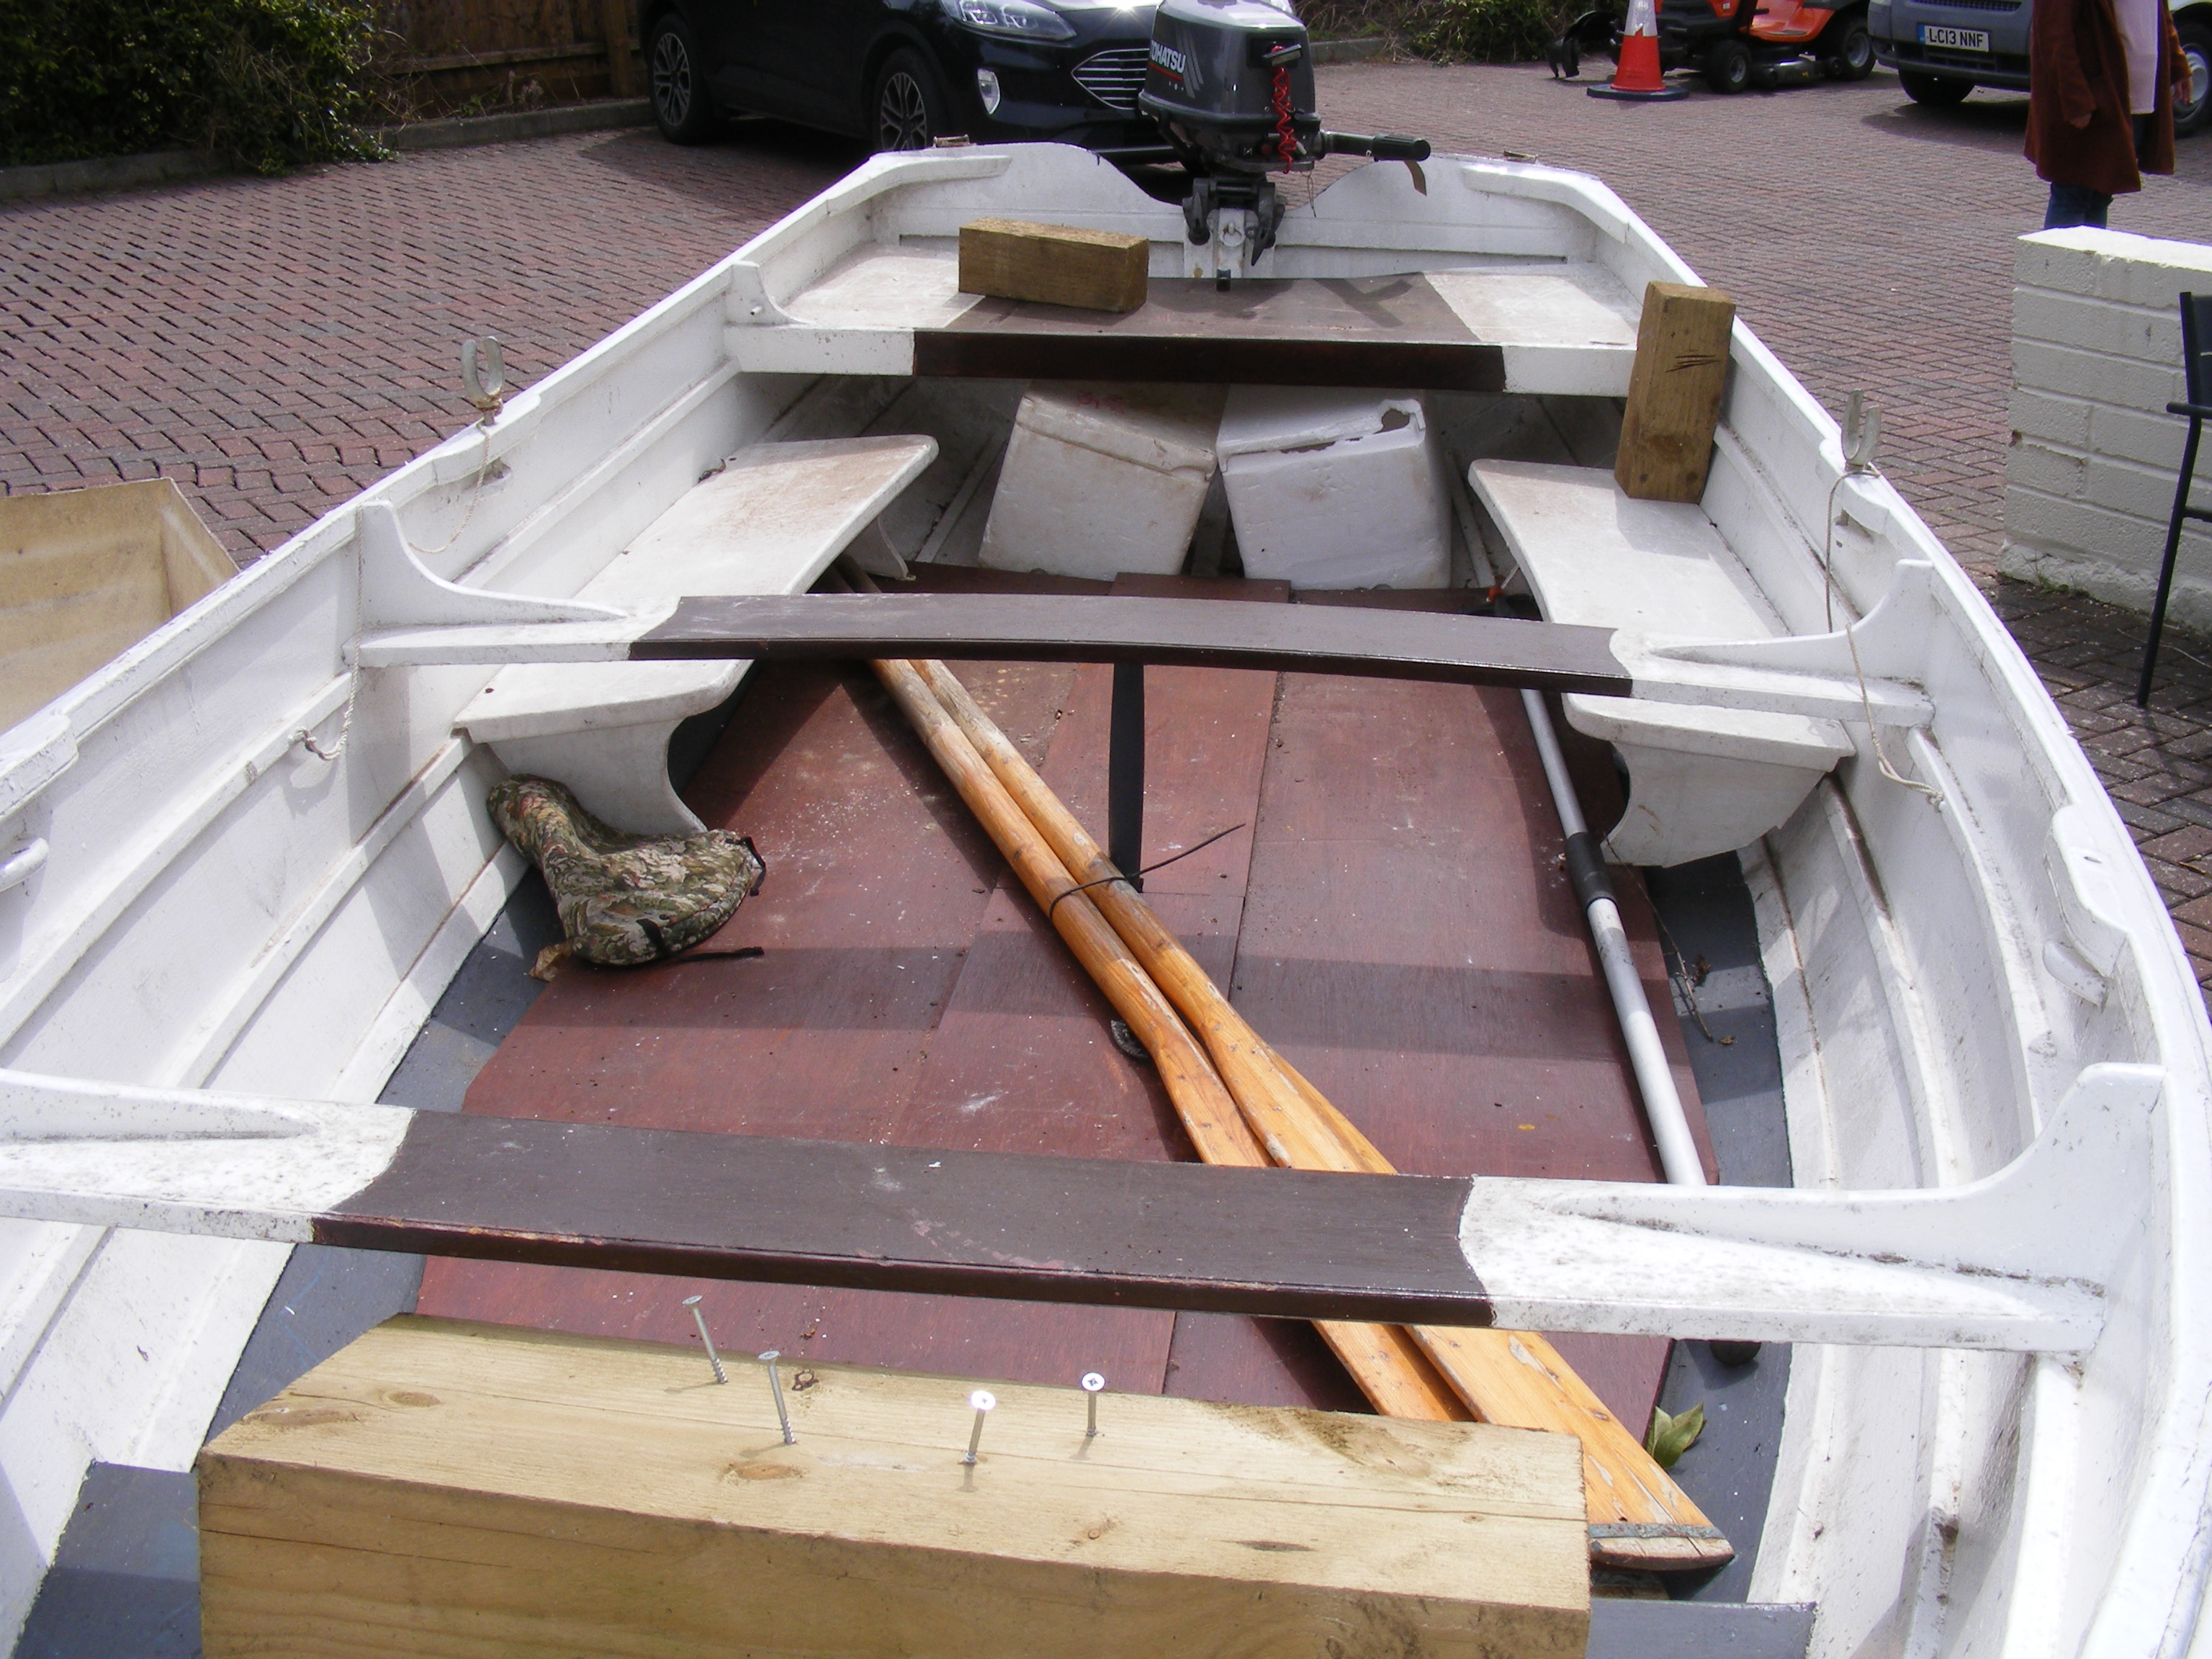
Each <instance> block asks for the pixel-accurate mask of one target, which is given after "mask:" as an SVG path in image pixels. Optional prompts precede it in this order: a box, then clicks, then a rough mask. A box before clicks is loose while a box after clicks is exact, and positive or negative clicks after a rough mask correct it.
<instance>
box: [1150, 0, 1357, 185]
mask: <svg viewBox="0 0 2212 1659" xmlns="http://www.w3.org/2000/svg"><path fill="white" fill-rule="evenodd" d="M1137 103H1138V107H1139V108H1140V109H1142V110H1143V111H1144V112H1146V114H1147V115H1150V116H1152V118H1154V119H1155V120H1157V121H1158V122H1159V123H1160V124H1161V125H1163V126H1164V127H1165V128H1166V129H1167V131H1168V136H1169V138H1170V141H1171V142H1172V143H1174V144H1175V146H1176V149H1178V150H1179V151H1184V152H1189V153H1194V154H1195V155H1197V156H1199V157H1200V158H1202V159H1203V161H1204V162H1205V164H1206V167H1207V169H1208V171H1209V172H1212V173H1222V172H1247V173H1267V172H1269V171H1283V170H1286V169H1288V168H1291V167H1311V166H1312V165H1313V160H1314V157H1315V155H1317V154H1319V150H1318V149H1317V147H1316V143H1315V141H1316V139H1317V138H1319V137H1320V136H1321V113H1320V112H1319V110H1318V109H1317V108H1316V105H1315V102H1314V76H1313V53H1312V52H1311V50H1310V47H1309V45H1308V42H1307V40H1306V29H1305V25H1304V24H1303V23H1301V22H1299V21H1298V20H1297V18H1295V17H1293V16H1291V15H1290V14H1289V13H1288V12H1286V11H1285V10H1283V9H1281V8H1280V7H1279V6H1272V5H1269V4H1267V3H1266V0H1163V3H1162V4H1161V6H1160V7H1159V9H1158V11H1157V12H1156V13H1155V14H1154V15H1153V20H1152V58H1151V62H1150V63H1149V64H1147V65H1146V70H1145V89H1144V91H1143V93H1142V94H1139V97H1138V100H1137ZM1185 159H1186V161H1188V159H1189V156H1188V154H1187V155H1186V157H1185Z"/></svg>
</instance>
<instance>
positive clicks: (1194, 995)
mask: <svg viewBox="0 0 2212 1659" xmlns="http://www.w3.org/2000/svg"><path fill="white" fill-rule="evenodd" d="M915 666H916V667H917V668H918V669H920V670H921V672H922V674H923V675H924V676H925V677H926V678H927V682H928V684H929V689H930V690H932V691H933V693H935V695H936V699H937V701H938V702H939V703H940V704H941V705H942V707H943V708H944V709H945V712H947V713H949V714H951V717H952V719H953V720H954V721H955V722H956V723H957V725H958V726H959V728H960V730H961V732H962V733H963V736H965V737H966V738H967V739H968V741H969V744H970V745H971V746H972V748H973V749H974V750H975V752H977V753H978V754H980V755H981V757H982V758H983V759H984V761H985V762H986V763H987V764H988V765H989V767H990V769H991V770H992V772H993V774H994V775H995V776H996V777H997V779H998V781H1000V783H1001V784H1002V785H1004V786H1005V788H1006V793H1007V794H1008V795H1009V797H1010V798H1011V799H1012V800H1013V801H1014V802H1016V803H1017V804H1018V806H1019V808H1020V810H1021V811H1023V813H1024V815H1025V816H1026V817H1028V818H1029V820H1030V823H1032V824H1033V825H1034V826H1035V827H1036V829H1037V830H1038V831H1039V832H1041V833H1042V836H1043V837H1044V839H1045V841H1046V842H1047V843H1048V845H1049V846H1050V847H1051V848H1052V850H1053V852H1054V854H1055V855H1056V856H1057V857H1058V859H1059V860H1060V864H1061V866H1062V868H1063V869H1065V870H1066V872H1068V873H1069V874H1070V875H1072V876H1073V877H1074V878H1076V879H1077V880H1079V881H1080V882H1082V883H1084V884H1086V885H1085V894H1084V896H1085V897H1087V898H1091V899H1093V900H1095V902H1096V903H1097V908H1098V910H1099V912H1100V913H1101V914H1102V915H1103V916H1104V917H1105V918H1106V920H1107V921H1109V922H1111V923H1112V925H1113V927H1114V929H1115V932H1116V933H1119V934H1120V935H1121V939H1123V941H1124V942H1125V943H1126V944H1127V945H1128V947H1129V949H1130V951H1132V952H1133V954H1134V956H1135V957H1136V959H1137V961H1138V962H1139V963H1140V964H1141V965H1142V966H1143V967H1144V968H1145V969H1146V971H1147V972H1148V973H1150V974H1151V975H1152V979H1153V981H1155V982H1156V983H1157V984H1158V987H1160V989H1161V990H1163V991H1164V992H1165V993H1166V994H1167V996H1168V998H1169V1000H1170V1001H1171V1002H1173V1003H1174V1004H1175V1006H1176V1009H1177V1010H1178V1012H1181V1013H1182V1016H1183V1018H1185V1019H1186V1020H1188V1022H1189V1024H1190V1027H1191V1029H1193V1030H1195V1031H1196V1032H1197V1033H1198V1035H1199V1036H1200V1038H1201V1039H1202V1040H1203V1041H1204V1042H1205V1044H1206V1050H1207V1052H1208V1053H1209V1054H1211V1055H1212V1059H1213V1062H1214V1064H1215V1066H1217V1067H1218V1070H1219V1073H1220V1076H1221V1079H1222V1081H1223V1082H1224V1083H1225V1084H1226V1085H1227V1086H1228V1089H1229V1091H1230V1093H1231V1095H1232V1096H1233V1097H1235V1099H1236V1102H1237V1106H1238V1107H1239V1108H1240V1109H1242V1110H1243V1113H1244V1115H1245V1118H1246V1121H1248V1122H1249V1124H1250V1126H1251V1128H1252V1130H1253V1133H1255V1134H1256V1135H1257V1136H1258V1137H1259V1139H1260V1141H1261V1144H1262V1145H1263V1146H1265V1147H1266V1148H1267V1152H1268V1153H1269V1155H1270V1156H1271V1157H1273V1158H1274V1160H1275V1161H1276V1162H1278V1163H1280V1164H1288V1165H1290V1166H1291V1167H1293V1168H1297V1169H1306V1170H1345V1171H1357V1172H1363V1173H1368V1174H1378V1175H1379V1174H1395V1166H1393V1165H1392V1164H1391V1163H1390V1161H1389V1159H1388V1158H1384V1157H1383V1154H1382V1152H1380V1151H1378V1150H1377V1149H1376V1146H1374V1144H1373V1143H1372V1142H1371V1141H1370V1140H1369V1139H1367V1137H1366V1136H1365V1135H1364V1134H1362V1133H1360V1131H1359V1129H1358V1127H1357V1126H1356V1125H1354V1124H1353V1123H1352V1121H1350V1120H1349V1119H1347V1118H1346V1116H1345V1115H1343V1114H1342V1113H1341V1112H1340V1111H1338V1110H1337V1109H1336V1108H1335V1107H1334V1106H1333V1105H1332V1104H1330V1103H1329V1102H1328V1099H1327V1098H1326V1097H1323V1096H1322V1093H1321V1091H1319V1090H1317V1089H1316V1088H1315V1087H1314V1086H1313V1085H1311V1084H1310V1083H1309V1082H1308V1081H1307V1080H1306V1079H1304V1077H1302V1076H1300V1075H1299V1074H1298V1073H1297V1071H1296V1070H1295V1069H1294V1068H1293V1067H1292V1066H1291V1065H1290V1063H1289V1062H1288V1061H1287V1060H1284V1059H1283V1058H1282V1057H1281V1056H1280V1055H1279V1054H1276V1053H1275V1051H1274V1050H1273V1048H1270V1047H1269V1046H1268V1045H1267V1042H1264V1041H1263V1040H1262V1039H1261V1037H1260V1036H1259V1034H1258V1033H1257V1032H1255V1031H1254V1030H1252V1028H1251V1026H1250V1025H1249V1024H1247V1023H1246V1021H1245V1019H1244V1018H1243V1016H1242V1015H1241V1014H1239V1013H1237V1011H1236V1010H1235V1009H1234V1008H1233V1007H1231V1006H1230V1003H1229V1000H1228V999H1227V998H1226V997H1225V996H1224V995H1222V994H1221V991H1220V988H1219V987H1218V986H1216V985H1215V984H1214V983H1213V981H1212V977H1211V976H1210V975H1208V974H1207V973H1206V970H1205V969H1204V968H1202V967H1201V966H1200V964H1199V963H1198V962H1197V961H1196V959H1195V958H1194V957H1192V956H1191V955H1190V953H1189V952H1188V951H1186V950H1184V949H1183V948H1182V943H1181V942H1180V941H1179V940H1178V939H1176V937H1175V935H1174V933H1172V932H1170V930H1169V929H1168V927H1166V926H1165V924H1164V923H1163V922H1162V921H1160V920H1159V917H1158V915H1157V914H1155V913H1154V911H1153V910H1152V907H1151V906H1150V905H1149V904H1147V903H1146V902H1145V901H1144V899H1143V897H1142V896H1140V895H1139V893H1138V892H1137V891H1136V890H1135V889H1134V888H1133V887H1132V886H1130V884H1128V883H1127V881H1124V880H1121V879H1120V876H1121V872H1120V871H1118V870H1117V869H1115V866H1114V865H1113V863H1112V862H1111V860H1109V859H1108V858H1107V857H1106V855H1105V854H1104V852H1103V849H1101V848H1099V846H1098V844H1097V842H1095V841H1093V840H1092V839H1091V836H1090V835H1089V833H1088V832H1087V831H1085V829H1084V828H1083V826H1082V825H1081V824H1080V823H1078V822H1077V821H1076V819H1075V817H1074V815H1073V813H1071V812H1069V811H1068V810H1067V808H1066V805H1063V804H1062V803H1061V801H1060V798H1059V797H1058V796H1057V795H1055V794H1054V793H1053V792H1052V791H1051V789H1050V788H1048V787H1047V786H1046V784H1045V781H1044V780H1043V779H1042V778H1041V777H1039V776H1038V775H1037V774H1036V769H1034V768H1032V767H1031V766H1030V763H1028V762H1027V761H1026V760H1024V758H1023V757H1022V754H1021V751H1020V750H1018V749H1016V748H1015V747H1014V745H1013V744H1012V743H1011V742H1009V741H1008V740H1007V738H1006V734H1005V733H1004V732H1000V730H999V728H998V727H997V726H996V725H995V724H994V722H993V721H992V720H990V718H989V717H988V716H987V715H986V714H984V713H983V711H982V710H981V708H979V707H978V706H977V705H976V703H975V700H974V698H972V697H970V696H969V695H968V691H967V688H966V687H964V686H963V685H962V684H961V683H960V681H959V680H958V678H956V677H955V676H954V675H953V673H952V672H951V670H950V669H948V668H946V667H945V665H944V664H943V663H941V662H922V663H917V664H916V665H915ZM1093 883H1096V884H1097V885H1090V884H1093ZM1407 1335H1409V1336H1410V1338H1411V1340H1412V1341H1413V1343H1414V1344H1417V1345H1418V1346H1419V1349H1420V1351H1421V1352H1424V1353H1425V1354H1426V1355H1427V1357H1428V1358H1429V1359H1430V1360H1431V1362H1432V1364H1434V1365H1435V1367H1436V1369H1437V1370H1438V1371H1440V1372H1441V1373H1442V1374H1443V1376H1444V1377H1445V1378H1446V1379H1447V1380H1448V1381H1449V1383H1450V1384H1451V1386H1452V1389H1453V1390H1454V1391H1455V1393H1456V1394H1457V1395H1459V1396H1460V1398H1461V1399H1462V1401H1465V1403H1466V1404H1467V1405H1468V1407H1471V1408H1472V1409H1473V1411H1474V1413H1475V1414H1476V1415H1477V1416H1478V1417H1480V1418H1481V1419H1483V1420H1485V1421H1486V1422H1492V1423H1503V1424H1506V1425H1510V1426H1513V1427H1517V1428H1535V1429H1547V1430H1552V1431H1559V1432H1565V1433H1571V1434H1573V1435H1575V1436H1576V1437H1578V1438H1579V1439H1580V1440H1581V1441H1582V1443H1583V1458H1584V1464H1585V1469H1584V1473H1585V1477H1586V1480H1585V1484H1586V1486H1587V1490H1588V1493H1589V1514H1590V1526H1591V1553H1592V1555H1593V1556H1594V1558H1595V1559H1597V1560H1599V1561H1600V1562H1601V1563H1603V1564H1605V1565H1611V1566H1617V1567H1622V1568H1626V1569H1629V1570H1632V1571H1685V1570H1688V1569H1692V1568H1699V1567H1706V1566H1717V1565H1720V1564H1721V1563H1723V1562H1725V1561H1727V1560H1729V1559H1731V1558H1732V1557H1733V1555H1734V1554H1735V1551H1734V1550H1733V1549H1732V1548H1731V1547H1730V1546H1729V1542H1728V1541H1727V1539H1726V1538H1724V1537H1723V1535H1722V1534H1721V1533H1720V1531H1719V1529H1718V1528H1716V1527H1715V1526H1713V1524H1712V1523H1711V1521H1709V1520H1708V1519H1706V1517H1705V1514H1704V1512H1703V1511H1702V1510H1699V1508H1698V1506H1697V1504H1695V1503H1693V1502H1692V1500H1691V1499H1690V1497H1689V1495H1688V1494H1687V1493H1686V1492H1683V1491H1682V1489H1681V1488H1680V1486H1677V1485H1676V1484H1675V1483H1674V1480H1673V1479H1672V1477H1670V1476H1669V1475H1668V1474H1667V1472H1666V1471H1665V1470H1664V1469H1662V1468H1660V1467H1659V1465H1658V1464H1657V1463H1656V1462H1654V1461H1653V1459H1652V1457H1651V1455H1650V1453H1649V1452H1647V1451H1646V1450H1645V1449H1644V1445H1643V1443H1642V1442H1640V1441H1639V1440H1638V1439H1637V1437H1636V1436H1635V1434H1634V1432H1633V1431H1632V1430H1631V1429H1630V1428H1628V1427H1627V1426H1626V1425H1623V1424H1622V1423H1621V1422H1620V1420H1619V1419H1616V1418H1615V1417H1614V1416H1613V1413H1611V1412H1610V1411H1608V1410H1607V1408H1606V1407H1605V1404H1604V1402H1603V1401H1601V1400H1599V1399H1598V1397H1597V1395H1595V1393H1594V1392H1593V1391H1592V1390H1591V1389H1590V1388H1589V1384H1587V1383H1584V1382H1583V1380H1582V1378H1581V1377H1579V1376H1577V1375H1576V1374H1575V1371H1574V1370H1573V1368H1572V1367H1571V1366H1570V1365H1569V1364H1567V1363H1566V1361H1565V1359H1564V1358H1561V1357H1560V1356H1559V1353H1558V1352H1557V1351H1556V1350H1555V1349H1553V1346H1551V1344H1550V1343H1548V1342H1547V1341H1546V1340H1544V1339H1543V1338H1542V1337H1541V1336H1539V1335H1537V1334H1535V1333H1534V1332H1515V1331H1492V1330H1462V1329H1450V1328H1442V1327H1436V1328H1431V1327H1425V1326H1423V1327H1414V1328H1412V1329H1411V1330H1410V1332H1408V1333H1407ZM1332 1346H1334V1344H1332ZM1372 1397H1373V1396H1372V1395H1370V1398H1372ZM1376 1404H1377V1406H1378V1407H1381V1406H1382V1402H1381V1401H1376Z"/></svg>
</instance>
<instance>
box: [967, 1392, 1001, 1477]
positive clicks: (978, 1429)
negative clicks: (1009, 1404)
mask: <svg viewBox="0 0 2212 1659" xmlns="http://www.w3.org/2000/svg"><path fill="white" fill-rule="evenodd" d="M968 1403H969V1405H970V1406H973V1407H975V1428H974V1429H972V1430H971V1431H969V1435H968V1455H967V1456H965V1457H963V1458H962V1459H961V1460H960V1461H961V1462H963V1463H973V1462H975V1449H976V1448H977V1447H979V1446H981V1444H982V1443H983V1419H985V1418H987V1417H988V1416H989V1415H990V1414H991V1413H993V1412H994V1411H995V1410H997V1409H998V1405H999V1396H998V1395H995V1394H993V1393H992V1392H991V1391H990V1390H989V1389H976V1390H975V1393H973V1394H971V1395H969V1396H968Z"/></svg>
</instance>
